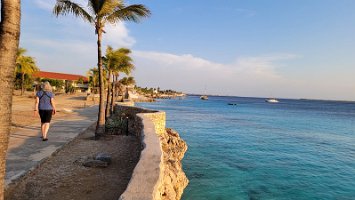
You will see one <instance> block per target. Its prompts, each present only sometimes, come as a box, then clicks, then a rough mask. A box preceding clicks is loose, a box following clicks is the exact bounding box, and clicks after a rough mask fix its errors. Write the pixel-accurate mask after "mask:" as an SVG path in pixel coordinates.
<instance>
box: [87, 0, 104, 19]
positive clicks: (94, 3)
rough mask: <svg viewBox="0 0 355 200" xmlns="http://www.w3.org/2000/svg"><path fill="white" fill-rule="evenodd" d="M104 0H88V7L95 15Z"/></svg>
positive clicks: (97, 13)
mask: <svg viewBox="0 0 355 200" xmlns="http://www.w3.org/2000/svg"><path fill="white" fill-rule="evenodd" d="M105 1H106V0H89V1H88V7H89V9H90V10H91V11H92V12H93V14H94V15H95V16H98V15H99V13H100V11H101V9H102V7H103V5H104V3H105Z"/></svg>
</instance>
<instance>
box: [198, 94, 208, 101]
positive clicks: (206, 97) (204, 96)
mask: <svg viewBox="0 0 355 200" xmlns="http://www.w3.org/2000/svg"><path fill="white" fill-rule="evenodd" d="M200 99H201V100H208V96H207V95H202V96H200Z"/></svg>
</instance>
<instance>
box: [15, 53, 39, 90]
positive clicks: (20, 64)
mask: <svg viewBox="0 0 355 200" xmlns="http://www.w3.org/2000/svg"><path fill="white" fill-rule="evenodd" d="M25 53H26V49H24V48H19V49H18V51H17V58H16V72H17V73H20V74H21V95H23V92H24V82H25V74H33V73H34V72H36V71H39V69H38V67H37V66H36V63H35V60H34V58H32V57H31V56H25V55H24V54H25Z"/></svg>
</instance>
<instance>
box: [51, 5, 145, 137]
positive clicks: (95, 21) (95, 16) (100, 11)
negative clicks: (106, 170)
mask: <svg viewBox="0 0 355 200" xmlns="http://www.w3.org/2000/svg"><path fill="white" fill-rule="evenodd" d="M87 8H88V9H84V7H82V6H81V5H79V4H77V3H75V2H73V1H70V0H57V3H56V5H55V6H54V9H53V13H54V14H55V15H56V16H59V15H66V14H69V13H70V14H73V15H74V16H76V17H80V18H82V19H83V20H84V21H87V22H89V23H90V24H92V25H93V26H94V27H95V33H96V34H97V60H98V64H97V65H98V68H99V90H100V103H99V113H98V120H97V126H96V131H95V136H96V137H99V136H100V135H102V134H103V133H104V132H105V110H104V109H105V104H104V92H105V91H104V85H103V76H102V75H103V74H102V72H103V68H102V54H101V40H102V34H103V33H105V31H104V28H105V25H106V24H107V23H110V24H115V23H117V22H119V21H133V22H138V21H139V20H140V19H141V18H142V17H148V16H149V15H150V11H149V10H148V9H147V8H146V7H145V6H144V5H141V4H134V5H130V6H126V5H125V4H124V1H123V0H88V4H87Z"/></svg>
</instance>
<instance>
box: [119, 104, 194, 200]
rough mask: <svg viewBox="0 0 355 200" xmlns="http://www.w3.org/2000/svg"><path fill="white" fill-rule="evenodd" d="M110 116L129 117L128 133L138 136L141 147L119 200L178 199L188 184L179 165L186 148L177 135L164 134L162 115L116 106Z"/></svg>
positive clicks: (131, 106)
mask: <svg viewBox="0 0 355 200" xmlns="http://www.w3.org/2000/svg"><path fill="white" fill-rule="evenodd" d="M114 115H115V116H116V117H122V116H124V117H128V118H129V131H130V133H133V134H135V135H136V136H139V137H141V140H142V145H143V150H142V152H141V157H140V160H139V162H138V163H137V166H136V168H135V169H134V171H133V174H132V178H131V180H130V183H129V184H128V186H127V189H126V191H125V192H124V193H123V194H122V195H121V197H120V200H128V199H129V200H131V199H140V200H145V199H147V200H151V199H154V200H161V199H164V200H165V199H174V200H179V199H180V198H181V195H182V192H183V190H184V188H185V187H186V186H187V184H188V179H187V177H186V175H185V173H184V172H183V170H182V165H181V160H182V158H183V156H184V153H185V151H186V150H187V145H186V143H185V142H184V141H183V140H182V139H181V138H180V137H179V134H178V133H176V132H175V131H173V130H171V129H167V131H166V128H165V123H166V117H165V112H159V111H153V110H148V109H144V108H139V107H133V105H132V104H131V105H127V104H126V105H122V104H121V105H120V104H118V105H116V106H115V113H114Z"/></svg>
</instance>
